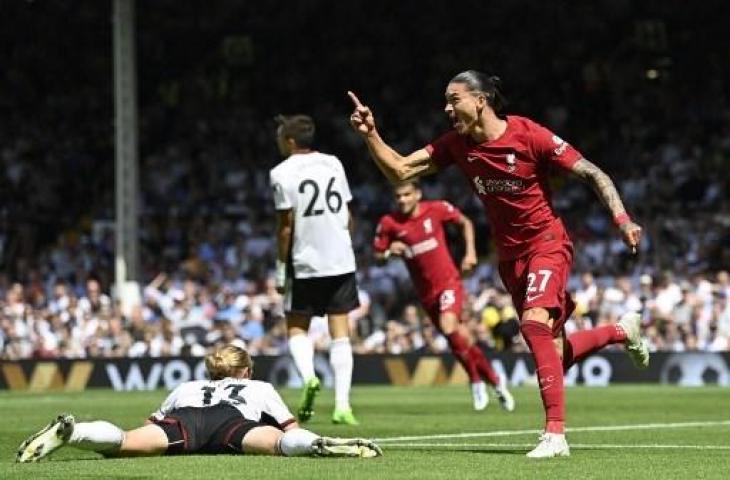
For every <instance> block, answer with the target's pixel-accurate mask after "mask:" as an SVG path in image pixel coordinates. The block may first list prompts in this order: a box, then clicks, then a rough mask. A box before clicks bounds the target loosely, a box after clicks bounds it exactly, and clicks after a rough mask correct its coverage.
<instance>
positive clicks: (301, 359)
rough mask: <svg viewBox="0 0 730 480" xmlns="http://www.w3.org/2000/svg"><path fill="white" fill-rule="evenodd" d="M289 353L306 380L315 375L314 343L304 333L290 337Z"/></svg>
mask: <svg viewBox="0 0 730 480" xmlns="http://www.w3.org/2000/svg"><path fill="white" fill-rule="evenodd" d="M289 353H291V356H292V358H293V359H294V365H296V367H297V370H299V375H301V376H302V380H304V381H305V382H306V381H307V380H309V379H310V378H313V377H314V345H312V340H310V339H309V337H308V336H307V335H305V334H303V333H300V334H297V335H292V336H291V337H289Z"/></svg>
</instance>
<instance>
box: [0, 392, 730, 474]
mask: <svg viewBox="0 0 730 480" xmlns="http://www.w3.org/2000/svg"><path fill="white" fill-rule="evenodd" d="M514 393H515V397H516V400H517V410H516V411H515V412H514V413H512V414H509V413H506V412H504V411H502V410H501V409H500V408H499V405H498V404H497V402H496V399H492V402H491V403H490V405H489V407H488V408H487V410H485V411H484V412H474V411H472V409H471V398H470V395H469V393H468V391H467V388H466V387H453V386H449V387H426V388H403V387H355V388H354V389H353V404H354V406H355V413H356V414H357V416H358V419H359V420H360V421H361V422H362V425H360V426H358V427H349V426H335V425H332V424H331V423H330V418H329V417H330V415H331V412H332V407H333V398H332V397H333V395H332V392H331V391H324V392H322V394H321V395H320V397H319V398H318V400H317V404H316V406H315V412H316V414H315V416H314V417H313V419H312V420H311V421H310V422H309V423H307V427H308V428H310V429H311V430H313V431H315V432H317V433H321V434H324V435H329V436H343V437H354V436H361V437H371V438H379V439H384V440H383V441H382V443H381V445H382V447H383V449H384V451H385V457H383V458H378V459H369V460H361V459H323V458H278V457H253V456H250V457H249V456H228V455H226V456H203V455H196V456H187V457H174V458H171V457H158V458H135V459H102V458H101V457H100V456H98V455H96V454H95V453H92V452H85V451H81V450H76V449H72V448H67V449H61V450H59V451H58V452H56V453H55V454H53V455H51V456H50V457H49V458H47V459H45V460H43V461H41V462H40V463H37V464H15V463H14V461H15V452H16V448H17V447H18V445H19V444H20V442H21V441H22V440H23V439H24V438H25V437H26V436H28V435H30V434H32V433H34V432H35V431H36V430H38V429H40V428H41V427H43V426H44V425H45V424H46V423H47V422H49V421H50V420H51V419H52V418H54V417H55V415H57V414H58V413H61V412H71V413H73V414H75V415H76V418H77V421H87V420H94V419H106V420H110V421H112V422H114V423H116V424H117V425H119V426H121V427H122V428H127V429H128V428H132V427H135V426H138V425H140V424H141V423H142V421H143V420H144V418H146V416H147V415H148V414H149V413H150V412H152V411H153V410H154V409H156V408H157V406H158V405H159V404H160V402H161V401H162V400H163V399H164V397H165V395H166V392H164V391H156V392H128V393H119V392H113V391H110V390H89V391H86V392H83V393H45V394H30V393H17V392H7V391H3V392H0V405H1V406H2V409H1V410H0V411H2V414H3V415H2V422H1V423H0V479H26V478H27V479H33V480H40V479H66V478H68V479H155V480H159V479H168V478H169V479H173V478H181V479H192V478H211V479H241V478H248V479H269V478H287V479H291V478H294V479H297V480H303V479H310V478H346V479H348V480H356V479H368V480H376V479H378V480H379V479H389V478H403V479H418V480H425V479H432V478H433V479H436V478H443V479H456V480H463V479H469V478H475V479H476V478H479V479H484V478H631V479H641V478H647V479H648V478H651V479H653V480H656V479H659V478H662V479H664V478H703V479H704V478H727V472H728V471H730V389H723V388H719V387H706V388H679V387H664V386H661V387H660V386H615V387H608V388H588V387H573V388H570V389H568V394H567V400H568V406H567V411H568V420H569V422H568V426H569V428H570V427H574V428H578V430H576V431H574V432H570V431H569V432H568V441H569V443H570V444H571V446H572V456H571V457H570V458H558V459H552V460H529V459H527V458H525V456H524V454H525V452H527V451H528V450H529V449H530V448H531V447H532V446H534V445H535V444H536V441H537V435H538V434H537V433H534V432H529V433H521V434H512V433H508V434H500V432H502V431H521V430H537V429H538V428H539V427H540V426H541V425H542V415H543V414H542V409H541V408H540V399H539V394H538V391H537V389H536V388H535V387H523V388H518V389H515V391H514ZM282 394H283V396H284V399H285V400H286V401H287V403H288V404H289V406H290V408H291V409H295V408H296V405H297V401H298V399H299V392H298V391H294V390H283V391H282ZM681 422H707V423H708V424H705V425H699V426H683V427H676V426H675V427H672V426H670V428H661V427H653V426H649V427H647V428H644V429H636V430H623V431H621V430H618V431H595V430H591V429H589V428H587V427H596V426H609V425H615V426H622V425H629V426H636V425H639V424H642V425H646V424H669V423H681ZM714 422H717V423H714ZM722 422H724V423H722ZM584 427H586V428H585V429H584ZM469 432H471V433H477V434H479V433H481V434H484V436H478V435H475V436H471V437H465V436H462V437H458V436H455V437H447V438H422V439H417V440H395V439H390V440H388V437H403V436H430V435H443V434H458V433H469ZM495 433H496V435H495ZM418 445H421V446H418ZM637 445H639V446H638V447H637ZM647 445H663V446H670V445H692V446H698V447H700V446H701V447H705V448H693V449H687V448H660V447H651V448H647V447H641V446H647ZM706 447H712V448H706Z"/></svg>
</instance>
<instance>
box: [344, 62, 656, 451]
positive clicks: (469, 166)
mask: <svg viewBox="0 0 730 480" xmlns="http://www.w3.org/2000/svg"><path fill="white" fill-rule="evenodd" d="M501 88H502V85H501V81H500V79H499V78H498V77H496V76H494V75H487V74H485V73H482V72H478V71H476V70H467V71H464V72H461V73H459V74H457V75H456V76H454V77H453V78H452V79H451V80H450V81H449V83H448V84H447V86H446V92H445V97H446V98H445V100H446V102H445V106H444V112H445V113H446V114H447V115H448V117H449V120H450V121H451V124H452V127H453V129H452V130H450V131H448V132H446V133H445V134H443V135H441V136H440V137H438V138H436V139H434V140H433V141H431V142H430V143H428V144H427V145H426V146H424V147H423V148H421V149H418V150H416V151H414V152H412V153H410V154H409V155H401V154H399V153H398V152H396V151H395V150H393V149H392V148H391V147H390V146H389V145H388V144H387V143H385V141H384V140H383V139H382V138H381V137H380V134H379V133H378V130H377V128H376V125H375V117H374V116H373V112H372V111H371V110H370V108H369V107H367V106H366V105H363V104H362V103H361V102H360V100H359V99H358V98H357V96H356V95H355V94H354V93H353V92H348V94H349V96H350V99H351V100H352V102H353V104H354V107H355V108H354V111H353V112H352V114H351V115H350V124H351V125H352V128H353V129H354V130H355V131H356V132H357V133H359V134H360V136H361V137H362V138H363V140H364V141H365V144H366V145H367V147H368V149H369V150H370V154H371V156H372V157H373V159H374V160H375V163H376V165H377V166H378V167H379V168H380V170H381V171H382V172H383V174H384V175H385V176H386V177H387V178H388V179H389V180H390V181H391V182H392V183H393V184H396V185H397V184H398V183H400V182H403V181H405V180H410V179H413V178H417V177H420V176H422V175H428V174H432V173H436V172H437V171H439V170H441V169H444V168H447V167H449V166H451V165H455V166H456V167H457V168H459V170H461V172H462V173H463V174H464V177H465V178H466V180H467V182H468V183H469V184H470V185H471V187H472V189H473V190H474V193H475V194H476V195H477V196H478V197H479V199H480V200H481V201H482V204H483V205H484V209H485V211H486V213H487V217H488V219H489V223H490V233H491V234H492V235H493V236H494V240H495V243H496V245H497V256H498V258H499V274H500V277H501V278H502V281H503V283H504V285H505V287H506V288H507V290H508V291H509V293H510V295H511V296H512V301H513V303H514V305H515V308H516V309H517V311H518V312H519V314H520V324H521V325H520V330H521V332H522V336H523V337H524V339H525V343H527V345H528V347H529V348H530V352H531V353H532V357H533V359H534V361H535V367H536V372H537V377H538V382H539V384H540V395H541V397H542V403H543V408H544V410H545V431H544V434H543V435H542V436H541V437H540V442H539V443H538V445H537V447H535V448H534V449H533V450H532V451H530V452H529V453H528V454H527V456H528V457H530V458H549V457H557V456H568V455H570V448H569V447H568V443H567V441H566V439H565V434H564V427H565V389H564V384H563V372H564V370H567V369H568V368H570V366H571V365H573V364H575V363H576V362H579V361H580V360H582V359H584V358H586V357H587V356H588V355H590V354H591V353H593V352H595V351H597V350H599V349H601V348H603V347H604V346H605V345H609V344H613V343H623V344H625V345H626V349H627V352H628V353H629V355H630V356H631V359H632V360H633V361H634V363H635V364H636V365H637V366H638V367H640V368H646V367H647V365H648V364H649V350H648V347H647V345H646V343H645V342H644V341H643V340H642V338H641V334H640V325H641V316H640V315H638V314H637V313H636V312H629V313H627V314H626V315H624V316H623V317H622V318H621V321H620V322H618V323H617V324H615V325H601V326H598V327H596V328H593V329H591V330H584V331H580V332H576V333H574V334H572V335H570V336H569V337H568V336H567V335H566V333H565V328H564V325H565V321H566V319H567V318H568V317H569V316H570V315H571V314H572V313H573V309H574V308H575V305H574V303H573V300H572V299H571V297H570V293H569V292H568V290H567V283H568V278H569V276H570V269H571V266H572V264H573V244H572V242H571V240H570V237H569V236H568V232H567V230H566V228H565V225H564V224H563V221H562V220H561V219H560V217H558V215H557V214H556V212H555V209H554V208H553V207H552V205H551V191H550V186H549V176H550V173H551V172H555V171H558V172H560V171H562V172H570V173H571V174H573V175H574V176H576V177H578V178H579V179H581V180H583V181H584V182H586V183H588V184H589V185H590V186H591V187H592V188H593V189H594V190H595V192H596V193H597V195H598V197H599V198H600V200H601V202H602V203H603V204H604V205H605V206H606V208H607V209H608V211H609V213H610V215H611V217H612V218H613V222H614V224H615V225H616V228H617V229H618V230H619V231H620V233H621V236H622V238H623V241H624V243H625V244H626V246H627V247H628V248H629V249H630V250H631V251H632V252H634V253H636V249H637V247H638V246H639V242H640V240H641V227H640V226H639V225H637V224H636V223H635V222H634V221H633V220H632V219H631V217H630V216H629V214H628V213H627V212H626V209H625V208H624V205H623V202H622V201H621V197H620V196H619V194H618V191H617V190H616V187H615V186H614V184H613V181H611V179H610V178H609V176H608V175H606V173H604V172H603V171H602V170H601V169H600V168H598V167H597V166H596V165H594V164H593V163H591V162H589V161H588V160H586V159H585V158H584V157H583V155H582V154H581V153H580V152H579V151H578V150H577V149H575V148H574V147H573V146H571V145H570V144H569V143H568V142H566V141H565V140H563V139H562V138H560V137H559V136H557V135H555V134H554V133H553V132H551V131H550V130H548V129H547V128H545V127H544V126H542V125H540V124H539V123H537V122H535V121H533V120H531V119H529V118H525V117H521V116H518V115H505V114H504V113H503V112H502V110H503V108H504V106H505V103H506V102H505V100H504V97H503V96H502V90H501Z"/></svg>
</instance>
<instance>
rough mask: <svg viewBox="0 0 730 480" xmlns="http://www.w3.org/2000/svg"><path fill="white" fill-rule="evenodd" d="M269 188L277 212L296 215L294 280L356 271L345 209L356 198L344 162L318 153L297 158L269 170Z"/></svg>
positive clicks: (293, 156)
mask: <svg viewBox="0 0 730 480" xmlns="http://www.w3.org/2000/svg"><path fill="white" fill-rule="evenodd" d="M271 187H272V188H273V189H274V205H275V206H276V209H277V210H290V209H291V210H293V212H294V234H293V238H292V255H291V262H292V264H293V267H294V277H295V278H312V277H331V276H335V275H343V274H346V273H351V272H354V271H355V254H354V252H353V251H352V239H351V238H350V230H349V229H348V221H349V218H350V213H349V208H348V205H347V204H348V203H349V202H350V201H351V200H352V194H351V193H350V186H349V185H348V184H347V177H346V176H345V169H344V168H342V163H340V160H339V159H338V158H337V157H335V156H334V155H326V154H324V153H320V152H310V153H298V154H294V155H292V156H290V157H289V158H287V159H286V160H284V161H283V162H281V163H280V164H279V165H277V166H276V167H275V168H273V169H272V170H271Z"/></svg>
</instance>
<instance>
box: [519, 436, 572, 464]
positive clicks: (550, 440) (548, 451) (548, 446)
mask: <svg viewBox="0 0 730 480" xmlns="http://www.w3.org/2000/svg"><path fill="white" fill-rule="evenodd" d="M569 456H570V447H569V446H568V442H566V441H565V435H564V434H562V433H543V434H542V435H541V436H540V443H538V444H537V446H536V447H535V448H534V449H533V450H532V451H530V452H528V453H527V457H528V458H553V457H569Z"/></svg>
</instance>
